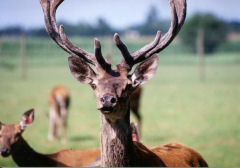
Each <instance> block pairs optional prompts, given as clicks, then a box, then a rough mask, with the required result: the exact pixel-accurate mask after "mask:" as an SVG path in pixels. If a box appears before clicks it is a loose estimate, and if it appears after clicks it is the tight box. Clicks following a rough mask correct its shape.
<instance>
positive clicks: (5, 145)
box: [0, 109, 100, 167]
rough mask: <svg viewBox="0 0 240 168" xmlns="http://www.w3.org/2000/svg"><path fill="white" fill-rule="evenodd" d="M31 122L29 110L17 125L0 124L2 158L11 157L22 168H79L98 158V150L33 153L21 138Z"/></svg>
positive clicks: (32, 114)
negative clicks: (59, 167)
mask: <svg viewBox="0 0 240 168" xmlns="http://www.w3.org/2000/svg"><path fill="white" fill-rule="evenodd" d="M33 121H34V110H33V109H31V110H29V111H27V112H25V113H24V114H23V116H22V120H21V122H20V123H18V124H9V125H8V124H2V123H0V143H1V149H0V153H1V155H2V156H3V157H7V156H9V155H11V156H12V158H13V160H14V161H15V163H16V164H17V165H18V166H22V167H28V166H31V167H39V166H41V167H45V166H46V167H50V166H51V167H52V166H53V167H56V166H61V167H65V166H71V167H80V166H87V165H89V164H90V163H91V162H93V161H94V160H96V158H98V157H99V156H100V150H99V149H87V150H67V149H65V150H60V151H59V152H56V153H54V154H41V153H38V152H36V151H34V149H33V148H32V147H30V146H29V144H28V143H27V142H26V141H25V139H24V138H23V137H22V133H23V132H24V130H25V128H26V127H27V126H29V125H31V124H32V122H33Z"/></svg>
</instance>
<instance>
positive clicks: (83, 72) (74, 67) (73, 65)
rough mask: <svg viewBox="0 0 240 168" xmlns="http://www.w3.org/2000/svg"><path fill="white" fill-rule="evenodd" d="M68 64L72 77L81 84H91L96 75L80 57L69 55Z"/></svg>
mask: <svg viewBox="0 0 240 168" xmlns="http://www.w3.org/2000/svg"><path fill="white" fill-rule="evenodd" d="M68 64H69V68H70V71H71V73H72V75H73V76H74V77H75V78H76V79H77V80H78V81H79V82H81V83H84V84H91V83H92V82H93V81H94V79H95V78H96V73H95V72H94V71H93V69H92V68H91V67H90V66H89V65H88V64H87V63H85V62H84V61H83V60H82V59H81V58H80V57H78V56H75V55H71V56H69V57H68Z"/></svg>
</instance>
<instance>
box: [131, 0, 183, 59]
mask: <svg viewBox="0 0 240 168" xmlns="http://www.w3.org/2000/svg"><path fill="white" fill-rule="evenodd" d="M170 6H171V13H172V21H171V27H170V28H169V30H168V32H167V33H166V34H165V35H164V36H163V37H162V38H160V37H159V38H160V39H159V41H158V43H157V45H155V46H153V47H152V48H151V49H150V50H149V51H147V48H148V47H147V46H148V45H149V46H151V45H150V44H148V45H146V46H145V47H146V48H145V47H143V48H142V49H140V50H138V51H136V52H135V53H133V54H132V57H133V58H134V62H135V64H136V63H138V62H140V61H142V60H144V59H146V58H148V57H150V56H152V55H153V54H155V53H159V52H160V51H162V50H163V49H164V48H166V47H167V46H168V45H169V44H170V43H171V42H172V40H173V39H174V38H175V37H176V35H177V34H178V32H179V31H180V29H181V27H182V25H183V23H184V21H185V18H186V0H170ZM160 36H161V35H160ZM157 39H158V33H157V35H156V38H155V40H154V41H156V40H157ZM153 44H154V42H153Z"/></svg>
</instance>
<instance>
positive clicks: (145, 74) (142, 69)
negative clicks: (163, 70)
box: [131, 54, 158, 87]
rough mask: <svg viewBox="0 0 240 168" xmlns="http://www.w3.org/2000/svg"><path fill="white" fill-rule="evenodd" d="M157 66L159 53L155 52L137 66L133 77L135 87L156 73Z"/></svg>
mask: <svg viewBox="0 0 240 168" xmlns="http://www.w3.org/2000/svg"><path fill="white" fill-rule="evenodd" d="M157 68H158V55H157V54H154V55H153V56H151V57H150V58H148V59H146V60H145V61H144V62H142V63H141V64H139V65H138V66H137V67H136V69H135V71H134V73H133V74H132V77H131V80H132V85H133V87H136V86H138V85H141V84H143V83H145V82H147V81H148V80H150V79H151V78H152V77H153V76H154V75H155V73H156V71H157Z"/></svg>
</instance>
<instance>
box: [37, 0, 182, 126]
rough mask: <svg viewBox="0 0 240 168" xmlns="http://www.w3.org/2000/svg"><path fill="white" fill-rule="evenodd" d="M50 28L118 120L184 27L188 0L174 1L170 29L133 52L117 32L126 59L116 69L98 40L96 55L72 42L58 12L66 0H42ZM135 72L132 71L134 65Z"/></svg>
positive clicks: (73, 67) (78, 74)
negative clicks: (160, 55)
mask: <svg viewBox="0 0 240 168" xmlns="http://www.w3.org/2000/svg"><path fill="white" fill-rule="evenodd" d="M40 2H41V5H42V8H43V12H44V17H45V25H46V30H47V32H48V33H49V35H50V37H51V38H52V39H53V40H54V41H55V42H56V43H57V44H58V45H59V46H60V47H61V48H63V49H64V50H65V51H66V52H68V53H69V54H70V55H71V56H70V57H69V58H68V62H69V67H70V71H71V73H72V75H73V76H74V77H75V78H76V79H77V80H78V81H79V82H81V83H85V84H89V85H90V86H91V87H92V89H93V91H94V93H95V95H96V99H97V108H98V109H99V110H101V112H102V114H104V115H105V117H106V118H107V119H109V120H110V121H112V122H115V121H116V120H118V119H121V118H123V117H124V116H125V114H124V113H123V112H125V111H127V110H125V109H127V108H129V107H128V104H129V96H130V95H131V93H132V92H133V91H134V89H136V88H137V87H138V86H139V85H141V84H143V83H145V82H147V81H148V80H150V79H151V78H152V77H153V76H154V74H155V72H156V70H157V67H158V55H157V53H159V52H160V51H161V50H163V49H164V48H165V47H167V46H168V45H169V44H170V43H171V41H172V40H173V39H174V37H175V36H176V35H177V34H178V32H179V30H180V29H181V27H182V25H183V23H184V20H185V16H186V1H185V0H170V5H171V11H172V22H171V27H170V29H169V31H168V32H167V33H166V34H165V35H164V36H161V32H160V31H158V32H157V34H156V37H155V39H154V41H153V42H152V43H150V44H147V45H146V46H144V47H142V48H141V49H140V50H138V51H136V52H134V53H132V54H131V53H130V52H129V51H128V49H127V47H126V45H125V44H124V43H123V42H122V41H121V39H120V37H119V35H118V34H115V35H114V41H115V44H116V46H117V47H118V48H119V50H120V51H121V54H122V56H123V59H122V61H121V63H120V64H118V65H117V66H116V67H117V68H116V69H112V66H111V64H110V63H109V62H108V61H106V60H105V58H104V57H103V55H102V52H101V44H100V41H99V40H98V39H95V43H94V50H95V52H94V54H92V53H89V52H87V51H84V50H83V49H81V48H78V47H76V46H75V45H74V44H72V43H71V42H70V41H69V40H68V38H67V36H66V34H65V32H64V28H63V25H60V27H59V28H58V26H57V24H56V18H55V13H56V10H57V7H58V6H59V5H60V4H61V3H62V2H63V0H40ZM134 65H137V66H136V68H135V70H134V72H133V73H130V71H131V70H132V68H133V66H134Z"/></svg>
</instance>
